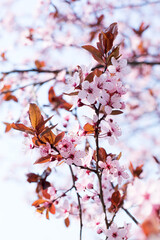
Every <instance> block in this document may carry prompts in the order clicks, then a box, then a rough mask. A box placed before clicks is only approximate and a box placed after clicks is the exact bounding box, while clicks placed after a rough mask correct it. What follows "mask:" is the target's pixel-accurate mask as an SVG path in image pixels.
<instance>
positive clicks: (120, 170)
mask: <svg viewBox="0 0 160 240" xmlns="http://www.w3.org/2000/svg"><path fill="white" fill-rule="evenodd" d="M115 167H116V172H115V173H114V177H117V180H118V184H121V183H122V180H123V179H127V178H129V175H128V173H126V172H125V170H126V168H125V167H124V166H119V162H118V161H116V165H115Z"/></svg>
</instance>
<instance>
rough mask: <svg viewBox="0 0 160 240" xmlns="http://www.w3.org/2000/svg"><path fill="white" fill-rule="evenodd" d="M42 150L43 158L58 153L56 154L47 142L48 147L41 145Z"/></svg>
mask: <svg viewBox="0 0 160 240" xmlns="http://www.w3.org/2000/svg"><path fill="white" fill-rule="evenodd" d="M39 149H40V154H41V156H42V157H45V156H47V155H49V154H57V152H55V151H54V150H53V149H52V148H51V145H50V144H49V143H48V142H47V143H46V145H41V146H40V147H39Z"/></svg>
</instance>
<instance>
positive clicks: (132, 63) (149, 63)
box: [128, 61, 160, 66]
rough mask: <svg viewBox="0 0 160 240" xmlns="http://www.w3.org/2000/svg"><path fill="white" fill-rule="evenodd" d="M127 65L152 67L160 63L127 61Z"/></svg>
mask: <svg viewBox="0 0 160 240" xmlns="http://www.w3.org/2000/svg"><path fill="white" fill-rule="evenodd" d="M128 64H129V65H131V66H137V65H142V64H145V65H150V66H153V65H159V64H160V62H158V61H153V62H149V61H128Z"/></svg>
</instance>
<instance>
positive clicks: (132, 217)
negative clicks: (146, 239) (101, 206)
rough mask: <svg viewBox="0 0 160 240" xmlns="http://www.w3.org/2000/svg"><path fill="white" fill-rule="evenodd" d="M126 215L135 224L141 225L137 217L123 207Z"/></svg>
mask: <svg viewBox="0 0 160 240" xmlns="http://www.w3.org/2000/svg"><path fill="white" fill-rule="evenodd" d="M121 208H122V209H123V210H124V211H125V212H126V213H127V215H128V216H129V217H130V218H131V219H132V220H133V221H134V222H135V224H137V225H139V222H138V221H137V219H135V217H134V216H133V215H132V214H131V213H130V212H129V211H128V210H127V209H126V208H124V207H121Z"/></svg>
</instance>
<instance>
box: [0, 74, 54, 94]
mask: <svg viewBox="0 0 160 240" xmlns="http://www.w3.org/2000/svg"><path fill="white" fill-rule="evenodd" d="M54 79H55V78H50V79H47V80H45V81H40V82H32V83H28V84H26V85H24V86H20V87H17V88H14V89H11V90H6V91H3V92H1V93H0V95H2V94H6V93H12V92H15V91H17V90H19V89H23V88H26V87H29V86H36V85H43V84H44V83H47V82H50V81H52V80H54Z"/></svg>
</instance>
